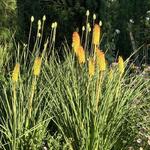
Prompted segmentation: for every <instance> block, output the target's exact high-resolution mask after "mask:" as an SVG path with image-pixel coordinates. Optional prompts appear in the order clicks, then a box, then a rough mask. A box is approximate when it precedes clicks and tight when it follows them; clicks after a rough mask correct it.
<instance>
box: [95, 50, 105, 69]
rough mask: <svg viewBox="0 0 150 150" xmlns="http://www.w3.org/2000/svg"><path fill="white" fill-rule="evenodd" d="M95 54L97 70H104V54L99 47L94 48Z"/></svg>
mask: <svg viewBox="0 0 150 150" xmlns="http://www.w3.org/2000/svg"><path fill="white" fill-rule="evenodd" d="M96 55H97V64H98V65H99V70H100V71H105V70H106V60H105V54H104V53H103V52H102V51H100V50H99V49H96Z"/></svg>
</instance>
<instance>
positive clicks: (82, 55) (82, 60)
mask: <svg viewBox="0 0 150 150" xmlns="http://www.w3.org/2000/svg"><path fill="white" fill-rule="evenodd" d="M77 57H78V60H79V64H84V63H85V52H84V49H83V47H82V46H80V47H79V48H78V52H77Z"/></svg>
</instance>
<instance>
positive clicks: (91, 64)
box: [89, 58, 95, 77]
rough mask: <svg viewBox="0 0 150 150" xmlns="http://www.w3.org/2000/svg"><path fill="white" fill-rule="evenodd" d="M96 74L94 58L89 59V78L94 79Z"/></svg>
mask: <svg viewBox="0 0 150 150" xmlns="http://www.w3.org/2000/svg"><path fill="white" fill-rule="evenodd" d="M94 73H95V62H94V59H93V58H90V59H89V76H90V77H92V76H93V75H94Z"/></svg>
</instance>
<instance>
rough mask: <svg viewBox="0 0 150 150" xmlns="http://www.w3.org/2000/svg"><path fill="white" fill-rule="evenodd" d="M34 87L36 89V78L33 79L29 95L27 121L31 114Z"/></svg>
mask: <svg viewBox="0 0 150 150" xmlns="http://www.w3.org/2000/svg"><path fill="white" fill-rule="evenodd" d="M35 87H36V76H35V77H34V79H33V81H32V86H31V95H30V98H29V105H28V116H29V119H30V118H31V114H32V102H33V97H34V93H35Z"/></svg>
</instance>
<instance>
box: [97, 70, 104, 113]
mask: <svg viewBox="0 0 150 150" xmlns="http://www.w3.org/2000/svg"><path fill="white" fill-rule="evenodd" d="M102 78H103V71H100V74H99V76H98V80H97V86H96V111H98V104H99V98H100V96H101V83H102Z"/></svg>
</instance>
